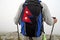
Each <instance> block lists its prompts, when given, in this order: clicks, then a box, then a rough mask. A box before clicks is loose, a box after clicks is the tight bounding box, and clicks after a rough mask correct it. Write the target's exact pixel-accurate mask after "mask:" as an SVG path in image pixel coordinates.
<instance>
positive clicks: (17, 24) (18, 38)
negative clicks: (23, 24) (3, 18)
mask: <svg viewBox="0 0 60 40" xmlns="http://www.w3.org/2000/svg"><path fill="white" fill-rule="evenodd" d="M17 33H18V40H20V36H19V27H18V24H17Z"/></svg>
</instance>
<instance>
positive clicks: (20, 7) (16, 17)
mask: <svg viewBox="0 0 60 40" xmlns="http://www.w3.org/2000/svg"><path fill="white" fill-rule="evenodd" d="M22 9H23V8H22V4H21V5H20V6H19V9H18V11H17V13H16V16H15V17H14V22H15V24H16V25H17V24H18V21H19V18H20V15H21V12H22Z"/></svg>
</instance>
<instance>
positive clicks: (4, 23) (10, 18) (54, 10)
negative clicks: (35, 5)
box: [0, 0, 60, 35]
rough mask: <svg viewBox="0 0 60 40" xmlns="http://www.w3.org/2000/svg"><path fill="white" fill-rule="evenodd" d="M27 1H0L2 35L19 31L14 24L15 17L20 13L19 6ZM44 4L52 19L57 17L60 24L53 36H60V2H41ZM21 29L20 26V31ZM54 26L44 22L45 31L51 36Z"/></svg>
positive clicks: (0, 31) (43, 0) (56, 0)
mask: <svg viewBox="0 0 60 40" xmlns="http://www.w3.org/2000/svg"><path fill="white" fill-rule="evenodd" d="M24 1H25V0H0V33H8V32H15V31H17V26H16V25H15V23H14V17H15V15H16V13H17V11H18V8H19V5H21V3H23V2H24ZM41 1H42V2H44V3H45V4H46V5H47V6H48V8H49V10H50V13H51V16H52V17H56V18H57V19H58V22H57V23H56V24H55V27H54V31H53V34H56V35H60V0H41ZM20 28H21V27H20V26H19V29H20ZM51 28H52V26H49V25H47V24H46V23H45V22H44V30H45V32H46V34H50V32H51Z"/></svg>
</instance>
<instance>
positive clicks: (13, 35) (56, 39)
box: [0, 32, 60, 40]
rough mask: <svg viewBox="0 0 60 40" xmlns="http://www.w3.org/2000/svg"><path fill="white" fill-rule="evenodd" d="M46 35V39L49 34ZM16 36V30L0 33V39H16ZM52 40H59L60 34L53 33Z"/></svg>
mask: <svg viewBox="0 0 60 40" xmlns="http://www.w3.org/2000/svg"><path fill="white" fill-rule="evenodd" d="M46 37H47V39H49V35H46ZM17 38H18V36H17V32H13V33H7V34H3V35H0V40H17ZM52 40H60V36H59V35H53V36H52Z"/></svg>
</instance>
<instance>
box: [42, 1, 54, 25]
mask: <svg viewBox="0 0 60 40" xmlns="http://www.w3.org/2000/svg"><path fill="white" fill-rule="evenodd" d="M41 5H42V6H43V9H42V14H43V18H44V21H45V22H46V23H47V24H48V25H53V23H54V21H53V18H52V17H51V14H50V11H49V9H48V6H47V5H46V4H45V3H42V2H41Z"/></svg>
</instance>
